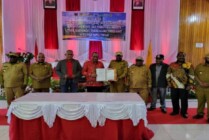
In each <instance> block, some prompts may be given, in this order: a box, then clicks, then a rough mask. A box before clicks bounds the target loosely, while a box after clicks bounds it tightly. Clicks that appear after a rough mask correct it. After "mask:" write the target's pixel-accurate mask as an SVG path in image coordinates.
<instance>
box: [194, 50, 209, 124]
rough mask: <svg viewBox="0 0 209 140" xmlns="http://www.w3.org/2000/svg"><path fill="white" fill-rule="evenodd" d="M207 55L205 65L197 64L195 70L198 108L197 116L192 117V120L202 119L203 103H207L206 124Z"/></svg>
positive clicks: (207, 93) (208, 76)
mask: <svg viewBox="0 0 209 140" xmlns="http://www.w3.org/2000/svg"><path fill="white" fill-rule="evenodd" d="M208 73H209V54H207V55H206V56H205V63H204V64H199V65H198V66H197V67H196V68H195V79H196V81H197V85H196V93H197V101H198V108H197V114H196V115H195V116H193V118H194V119H201V118H203V117H204V108H205V103H207V106H208V109H207V118H208V119H207V122H208V123H209V74H208Z"/></svg>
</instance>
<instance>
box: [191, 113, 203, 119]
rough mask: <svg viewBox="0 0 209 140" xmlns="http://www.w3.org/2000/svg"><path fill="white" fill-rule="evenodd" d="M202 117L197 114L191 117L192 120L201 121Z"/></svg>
mask: <svg viewBox="0 0 209 140" xmlns="http://www.w3.org/2000/svg"><path fill="white" fill-rule="evenodd" d="M202 118H203V115H200V114H197V115H195V116H193V119H202Z"/></svg>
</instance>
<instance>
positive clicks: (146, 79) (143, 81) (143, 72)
mask: <svg viewBox="0 0 209 140" xmlns="http://www.w3.org/2000/svg"><path fill="white" fill-rule="evenodd" d="M143 62H144V60H143V58H142V57H141V56H139V57H137V58H136V64H133V65H131V66H130V67H129V69H128V84H129V92H132V93H138V94H139V95H140V96H141V98H142V99H143V100H144V101H145V103H147V100H148V95H149V92H150V91H151V86H152V85H151V84H152V83H151V82H152V81H151V72H150V70H149V69H148V68H147V67H146V66H145V65H144V64H143Z"/></svg>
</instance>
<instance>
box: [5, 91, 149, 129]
mask: <svg viewBox="0 0 209 140" xmlns="http://www.w3.org/2000/svg"><path fill="white" fill-rule="evenodd" d="M11 113H13V114H14V115H16V116H17V117H18V118H20V119H24V120H31V119H35V118H39V117H41V116H43V118H44V121H45V122H46V123H47V124H48V126H49V127H52V126H53V123H54V121H55V118H56V115H57V116H59V117H60V118H62V119H66V120H77V119H79V118H82V117H84V116H85V117H87V119H88V120H89V121H90V123H91V125H92V127H96V126H97V123H98V124H99V125H100V126H103V125H104V124H105V120H106V119H111V120H124V119H131V120H132V122H133V125H134V126H136V125H137V124H138V123H139V121H140V119H143V120H144V122H145V126H146V125H147V118H146V115H147V110H146V106H145V103H144V101H143V100H142V99H141V98H140V96H139V95H137V94H135V93H51V94H50V93H29V94H27V95H25V96H23V97H21V98H18V99H16V100H15V101H13V102H12V104H11V105H10V107H9V110H8V112H7V116H8V123H10V120H11Z"/></svg>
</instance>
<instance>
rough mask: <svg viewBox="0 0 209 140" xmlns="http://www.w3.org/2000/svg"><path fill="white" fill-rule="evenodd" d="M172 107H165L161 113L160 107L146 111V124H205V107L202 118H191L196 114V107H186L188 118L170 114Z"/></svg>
mask: <svg viewBox="0 0 209 140" xmlns="http://www.w3.org/2000/svg"><path fill="white" fill-rule="evenodd" d="M171 112H172V108H167V113H166V114H163V113H162V112H161V110H160V108H157V109H155V110H153V111H147V120H148V124H207V118H206V114H207V109H205V117H204V118H203V119H198V120H197V119H193V118H192V116H194V115H196V113H197V109H196V108H189V109H188V116H189V117H188V118H187V119H185V118H183V117H181V115H180V114H179V115H176V116H171V115H170V113H171Z"/></svg>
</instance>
